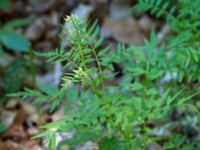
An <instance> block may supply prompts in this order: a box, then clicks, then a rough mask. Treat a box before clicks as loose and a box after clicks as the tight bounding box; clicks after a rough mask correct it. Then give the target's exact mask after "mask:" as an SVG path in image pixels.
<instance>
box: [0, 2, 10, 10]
mask: <svg viewBox="0 0 200 150" xmlns="http://www.w3.org/2000/svg"><path fill="white" fill-rule="evenodd" d="M9 6H10V0H1V2H0V9H6V8H8V7H9Z"/></svg>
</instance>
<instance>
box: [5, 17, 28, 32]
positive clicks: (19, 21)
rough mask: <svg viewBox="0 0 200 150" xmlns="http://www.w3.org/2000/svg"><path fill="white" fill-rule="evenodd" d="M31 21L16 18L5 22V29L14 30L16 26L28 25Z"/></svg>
mask: <svg viewBox="0 0 200 150" xmlns="http://www.w3.org/2000/svg"><path fill="white" fill-rule="evenodd" d="M29 23H30V20H29V19H14V20H11V21H9V22H6V23H5V24H4V25H3V30H13V29H14V28H17V27H21V26H24V25H28V24H29Z"/></svg>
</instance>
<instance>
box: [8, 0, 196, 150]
mask: <svg viewBox="0 0 200 150" xmlns="http://www.w3.org/2000/svg"><path fill="white" fill-rule="evenodd" d="M199 3H200V1H199V0H195V1H194V2H193V3H191V2H190V1H189V0H182V1H177V3H176V4H170V5H174V6H173V7H172V8H171V9H168V7H169V2H168V1H164V0H158V1H155V0H141V1H139V3H138V4H137V5H136V6H135V9H134V10H136V11H138V10H145V11H148V10H151V12H152V14H156V16H158V17H159V16H162V17H166V18H167V21H168V23H169V24H170V25H171V27H172V30H173V31H174V34H173V35H170V36H169V37H168V39H166V42H165V43H164V44H162V45H159V42H158V39H157V38H156V34H155V32H154V31H152V32H151V35H150V39H149V40H147V39H145V40H144V43H145V44H144V46H134V45H124V44H121V43H120V44H118V46H117V48H116V49H115V50H114V51H113V50H111V46H110V45H109V46H107V47H102V46H101V45H102V42H103V39H104V38H103V37H100V38H98V32H99V27H98V26H97V22H95V23H94V24H93V25H92V26H91V27H89V26H88V25H87V24H86V23H85V22H82V21H80V20H78V19H77V18H76V17H75V16H68V17H66V19H65V21H66V22H67V23H68V24H69V28H67V29H65V30H66V33H67V35H68V41H69V43H70V47H71V48H70V50H68V51H65V50H64V49H62V48H60V49H56V50H55V51H52V52H48V53H38V55H40V56H47V57H48V58H49V59H48V61H49V62H55V61H61V62H66V64H65V65H64V69H66V68H67V69H69V70H70V69H72V72H71V73H66V74H65V75H64V76H63V77H62V81H63V84H62V87H61V89H60V90H58V89H57V90H56V92H55V93H51V92H48V91H49V90H50V89H48V88H47V87H46V88H41V85H39V86H38V87H39V89H40V90H38V91H36V90H30V89H25V91H23V92H19V93H17V94H11V96H22V97H23V98H27V97H29V96H33V97H35V102H37V103H38V102H39V103H42V102H51V111H53V110H54V109H55V108H56V106H58V105H59V104H61V103H64V110H65V113H66V116H65V117H64V118H62V119H60V120H58V121H55V122H52V123H48V124H46V125H43V126H41V128H42V129H43V130H44V131H43V132H41V133H40V134H38V135H36V136H35V138H40V137H48V138H47V142H48V145H49V149H55V147H56V146H58V147H59V146H61V145H63V144H68V145H69V146H71V147H74V146H76V145H79V144H83V143H84V142H86V141H88V140H92V141H95V142H96V143H98V145H99V147H100V149H102V150H116V149H118V150H126V149H127V150H129V149H145V148H146V145H147V143H149V142H153V141H161V140H163V141H165V142H166V143H168V144H169V143H170V144H171V145H170V144H169V145H170V146H171V147H172V148H177V149H178V148H181V147H185V149H187V148H188V146H185V141H186V140H185V137H184V138H183V139H182V140H178V139H177V138H176V140H177V141H179V142H178V143H179V144H178V145H174V141H173V139H172V138H171V137H170V136H169V137H168V136H166V137H162V136H154V135H152V134H153V131H152V129H151V128H150V127H149V125H148V124H149V122H150V121H151V122H157V121H160V120H163V119H165V118H168V116H169V114H170V113H171V111H172V109H173V108H174V107H178V108H182V109H184V108H189V109H191V110H192V111H193V112H195V113H196V114H197V115H198V116H199V117H198V118H199V119H198V121H199V123H198V124H200V115H199V111H198V108H196V107H195V105H194V104H195V101H194V100H195V98H196V97H199V92H200V90H199V81H200V72H199V71H200V70H199V65H200V51H199V35H200V34H199V32H198V29H199V19H200V18H199V17H200V16H199V15H198V14H199V11H200V9H199V8H198V6H199ZM175 8H177V9H175ZM190 10H193V11H190ZM175 12H176V13H175ZM113 62H114V63H121V64H122V65H123V73H124V77H123V79H122V80H121V82H119V83H118V84H117V85H108V84H106V82H105V81H106V80H109V79H111V78H113V77H114V73H113V74H111V72H112V70H113V66H112V63H113ZM166 74H169V75H170V76H171V80H169V81H165V82H162V79H163V77H164V76H165V75H166ZM173 74H176V75H177V79H173ZM69 82H73V83H77V84H74V85H73V86H70V84H69ZM161 89H163V90H161ZM50 91H51V90H50ZM63 99H64V100H63ZM69 110H70V111H69ZM74 128H75V129H76V130H77V133H76V135H75V137H74V138H72V139H67V140H64V141H62V142H61V143H59V145H56V136H57V133H58V132H69V131H71V130H72V129H74ZM187 140H190V139H187ZM175 143H176V142H175ZM170 146H168V147H170ZM166 147H167V145H166ZM190 149H195V147H193V145H191V146H190Z"/></svg>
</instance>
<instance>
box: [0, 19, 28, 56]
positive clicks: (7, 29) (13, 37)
mask: <svg viewBox="0 0 200 150" xmlns="http://www.w3.org/2000/svg"><path fill="white" fill-rule="evenodd" d="M29 22H30V21H29V20H27V19H14V20H11V21H9V22H7V23H5V24H4V25H3V26H0V54H1V55H2V53H3V46H5V47H6V48H9V49H11V50H15V51H19V52H28V51H29V50H30V43H29V40H28V38H27V37H25V36H23V35H22V34H20V33H17V32H14V31H13V30H14V29H15V28H17V27H20V26H23V25H27V24H28V23H29Z"/></svg>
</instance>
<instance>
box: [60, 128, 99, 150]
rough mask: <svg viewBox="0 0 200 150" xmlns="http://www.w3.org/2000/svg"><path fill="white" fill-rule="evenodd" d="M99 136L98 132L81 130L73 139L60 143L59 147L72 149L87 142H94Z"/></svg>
mask: <svg viewBox="0 0 200 150" xmlns="http://www.w3.org/2000/svg"><path fill="white" fill-rule="evenodd" d="M99 135H100V132H99V131H92V130H81V131H78V132H77V134H76V136H75V137H73V138H72V139H68V140H65V141H63V142H61V143H60V144H59V146H62V145H68V146H70V147H74V146H77V145H80V144H84V143H85V142H87V141H91V140H92V141H94V140H96V139H97V138H98V137H99Z"/></svg>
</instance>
